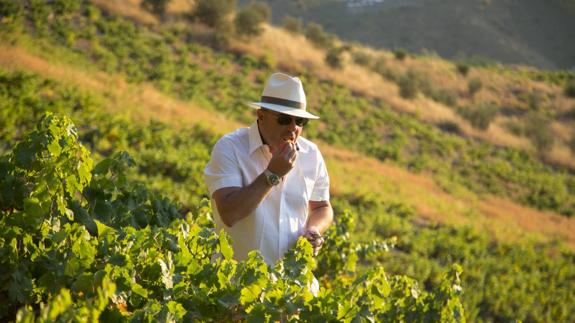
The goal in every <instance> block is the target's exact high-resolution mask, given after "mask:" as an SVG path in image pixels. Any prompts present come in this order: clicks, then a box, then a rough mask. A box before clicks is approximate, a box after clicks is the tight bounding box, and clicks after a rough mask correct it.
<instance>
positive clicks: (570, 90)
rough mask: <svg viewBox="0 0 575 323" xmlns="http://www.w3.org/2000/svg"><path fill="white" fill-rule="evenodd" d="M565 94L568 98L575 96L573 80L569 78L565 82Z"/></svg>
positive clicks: (574, 82) (574, 81)
mask: <svg viewBox="0 0 575 323" xmlns="http://www.w3.org/2000/svg"><path fill="white" fill-rule="evenodd" d="M565 95H566V96H568V97H570V98H575V80H571V81H569V82H567V83H566V84H565Z"/></svg>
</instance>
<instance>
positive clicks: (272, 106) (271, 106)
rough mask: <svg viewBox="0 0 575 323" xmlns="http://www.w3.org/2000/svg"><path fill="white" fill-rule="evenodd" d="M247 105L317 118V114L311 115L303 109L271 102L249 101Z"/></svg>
mask: <svg viewBox="0 0 575 323" xmlns="http://www.w3.org/2000/svg"><path fill="white" fill-rule="evenodd" d="M248 105H249V106H250V107H252V108H254V109H260V108H264V109H268V110H272V111H276V112H279V113H283V114H287V115H290V116H294V117H300V118H306V119H319V117H318V116H316V115H313V114H311V113H309V112H307V111H305V110H302V109H296V108H292V107H286V106H283V105H279V104H271V103H264V102H249V103H248Z"/></svg>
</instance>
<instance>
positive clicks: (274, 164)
mask: <svg viewBox="0 0 575 323" xmlns="http://www.w3.org/2000/svg"><path fill="white" fill-rule="evenodd" d="M297 155H298V153H297V147H296V144H295V143H294V142H291V141H290V142H284V143H282V144H281V145H280V146H279V147H278V148H277V149H273V150H272V159H271V160H270V163H269V165H268V169H269V170H270V171H271V172H273V173H274V174H276V175H278V176H279V177H283V176H285V175H286V174H287V173H289V171H290V170H291V169H292V168H293V167H294V166H295V161H296V159H297Z"/></svg>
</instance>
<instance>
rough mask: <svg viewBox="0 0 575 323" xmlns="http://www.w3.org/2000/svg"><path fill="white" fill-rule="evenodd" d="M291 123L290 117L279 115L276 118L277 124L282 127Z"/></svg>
mask: <svg viewBox="0 0 575 323" xmlns="http://www.w3.org/2000/svg"><path fill="white" fill-rule="evenodd" d="M290 123H291V117H290V116H286V115H279V116H278V124H280V125H282V126H287V125H288V124H290Z"/></svg>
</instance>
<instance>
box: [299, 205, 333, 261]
mask: <svg viewBox="0 0 575 323" xmlns="http://www.w3.org/2000/svg"><path fill="white" fill-rule="evenodd" d="M309 209H310V214H309V218H308V221H307V223H306V226H305V231H304V233H303V236H304V237H305V238H306V239H308V241H309V242H310V243H311V245H312V246H313V253H314V256H317V254H318V252H319V250H320V249H321V246H322V245H323V242H324V239H323V237H322V234H323V233H324V232H325V231H327V229H328V228H329V226H330V225H331V223H332V222H333V209H332V207H331V203H329V201H309Z"/></svg>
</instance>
